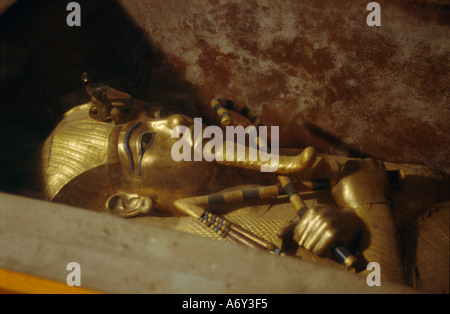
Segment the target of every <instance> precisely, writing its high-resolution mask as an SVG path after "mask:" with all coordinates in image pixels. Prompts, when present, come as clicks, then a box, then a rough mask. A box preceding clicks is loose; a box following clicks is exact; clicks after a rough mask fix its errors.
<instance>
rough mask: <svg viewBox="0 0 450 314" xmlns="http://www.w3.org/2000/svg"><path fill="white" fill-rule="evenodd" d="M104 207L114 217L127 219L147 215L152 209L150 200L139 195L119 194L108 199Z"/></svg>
mask: <svg viewBox="0 0 450 314" xmlns="http://www.w3.org/2000/svg"><path fill="white" fill-rule="evenodd" d="M105 207H106V209H107V210H108V211H109V212H111V213H113V214H115V215H118V216H120V217H125V218H128V217H134V216H137V215H141V214H147V213H149V212H150V210H151V209H152V200H151V199H150V198H149V197H147V196H143V195H139V194H129V193H125V192H119V193H116V194H114V195H112V196H111V197H110V198H108V200H107V201H106V203H105Z"/></svg>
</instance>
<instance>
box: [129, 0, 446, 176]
mask: <svg viewBox="0 0 450 314" xmlns="http://www.w3.org/2000/svg"><path fill="white" fill-rule="evenodd" d="M369 2H370V1H334V0H328V1H296V0H287V1H255V0H253V1H194V2H192V1H158V0H153V1H121V4H122V6H123V7H124V8H125V9H126V11H127V12H128V14H129V15H130V16H132V17H133V19H134V20H135V21H136V23H137V24H138V25H139V26H140V27H141V28H142V29H143V30H144V31H145V33H146V35H147V37H148V38H149V39H150V40H151V42H152V43H153V44H154V45H156V46H157V47H159V48H160V49H161V50H162V51H163V53H164V54H165V55H166V56H168V57H169V60H170V62H171V63H172V64H173V65H174V66H175V68H176V70H177V71H178V72H179V73H180V75H181V76H183V77H184V79H185V80H186V81H188V82H189V83H191V84H192V85H193V86H194V88H195V90H196V91H197V93H198V94H199V96H200V98H201V100H202V101H203V102H205V103H206V102H208V101H209V99H211V98H212V97H214V96H216V95H222V96H226V97H229V98H231V99H233V100H235V101H239V102H243V103H246V104H248V105H249V106H251V107H252V108H253V109H254V110H256V112H258V113H260V114H261V116H262V119H263V122H264V123H265V124H267V125H279V126H280V131H281V135H282V136H281V144H282V145H284V146H294V147H295V146H305V145H313V146H315V147H317V148H318V149H319V150H320V151H322V152H326V153H333V154H351V155H356V156H373V157H376V158H380V159H383V160H387V161H392V162H409V163H418V164H425V165H429V166H432V167H435V168H439V169H442V170H444V171H446V172H449V171H450V158H448V157H449V156H448V147H449V143H450V135H449V132H448V126H449V122H448V121H449V119H450V115H449V113H450V109H449V103H448V92H449V91H448V84H449V81H448V73H449V39H448V32H449V24H448V21H449V20H448V19H447V20H446V19H445V17H448V16H449V8H448V6H447V7H446V6H444V5H441V4H439V1H433V2H432V3H431V1H430V2H429V3H427V2H417V1H416V2H415V1H379V4H380V6H381V23H382V25H381V27H369V26H367V24H366V17H367V15H368V14H369V12H368V11H367V10H366V6H367V4H368V3H369ZM433 3H434V4H433ZM442 3H443V2H442Z"/></svg>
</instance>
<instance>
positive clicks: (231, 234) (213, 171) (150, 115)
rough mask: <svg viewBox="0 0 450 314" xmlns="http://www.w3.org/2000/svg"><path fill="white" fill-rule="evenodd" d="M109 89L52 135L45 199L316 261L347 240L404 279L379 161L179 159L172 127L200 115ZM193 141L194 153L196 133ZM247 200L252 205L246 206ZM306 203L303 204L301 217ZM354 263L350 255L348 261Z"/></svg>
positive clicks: (45, 162)
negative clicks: (273, 164)
mask: <svg viewBox="0 0 450 314" xmlns="http://www.w3.org/2000/svg"><path fill="white" fill-rule="evenodd" d="M105 90H106V91H109V92H110V93H109V94H108V93H107V92H104V94H103V96H102V97H101V98H102V100H99V99H96V98H95V97H93V96H92V95H91V96H92V98H93V99H92V102H91V103H88V104H85V105H81V106H78V107H76V108H74V109H72V110H71V111H69V112H68V113H67V114H66V115H65V116H64V119H63V120H62V121H61V123H60V124H59V125H58V126H57V127H56V128H55V130H54V131H53V133H52V134H51V135H50V136H49V138H48V139H47V141H46V142H45V145H44V147H43V150H42V155H41V157H42V158H41V160H42V164H41V165H42V185H43V190H44V191H45V194H46V197H47V199H49V200H51V201H55V202H63V203H66V204H69V205H74V206H78V207H82V208H88V209H92V210H96V211H102V212H110V213H114V214H116V215H119V216H123V217H134V216H136V218H134V219H137V220H141V221H144V222H146V223H151V224H156V225H159V226H163V227H169V228H173V229H176V230H180V231H184V232H188V233H192V234H196V235H200V236H204V237H210V238H214V239H225V240H227V241H231V242H233V243H240V244H242V245H245V246H248V247H255V248H259V249H264V250H268V251H271V252H277V251H278V250H279V249H281V250H283V252H285V253H287V254H291V255H296V256H299V257H301V258H304V259H307V260H312V261H315V262H318V261H319V259H317V255H322V256H327V257H331V258H332V256H331V255H330V254H331V251H332V249H333V248H334V247H336V246H337V245H344V246H347V247H352V248H353V250H354V252H356V253H357V255H356V256H357V258H358V259H359V260H360V261H363V262H366V263H367V262H371V261H377V262H379V263H380V264H381V265H382V268H383V269H384V272H383V276H384V277H385V278H388V279H390V280H395V281H398V282H401V281H402V279H403V278H402V277H403V275H402V274H403V271H402V267H401V254H400V251H399V246H398V233H397V229H396V226H395V223H394V218H393V215H392V209H391V208H390V201H391V199H390V195H389V194H390V193H389V190H390V188H389V182H388V179H387V172H386V168H385V165H384V163H382V162H381V161H377V160H374V159H364V160H362V159H346V158H334V157H330V156H324V155H318V154H317V153H316V151H315V150H314V148H312V147H309V148H306V149H304V150H303V151H299V150H296V151H295V152H294V153H293V154H290V153H289V154H285V155H280V157H279V161H280V165H279V169H278V171H276V172H275V173H260V172H259V169H260V166H261V165H262V164H263V161H261V160H256V161H250V160H249V158H248V153H245V154H244V156H241V157H243V158H241V160H240V161H238V157H236V159H235V160H234V161H226V162H206V161H194V160H193V158H192V160H191V161H182V162H176V161H174V160H173V158H172V156H171V149H172V147H173V145H174V144H175V143H176V142H177V141H178V140H179V139H177V138H172V137H171V131H172V129H173V128H174V127H177V126H185V127H187V128H188V129H189V130H191V133H192V134H193V133H194V132H193V129H194V121H193V119H192V118H190V117H187V116H185V115H181V114H171V113H165V112H164V110H163V109H162V108H160V107H157V106H153V105H150V104H146V103H143V102H139V101H136V103H134V101H135V100H131V101H133V103H128V101H130V100H129V99H128V98H127V97H128V96H127V94H120V92H118V91H112V92H111V91H110V90H108V89H105ZM105 93H106V94H105ZM91 94H95V93H93V92H92V93H91ZM117 95H118V96H117ZM124 95H125V96H124ZM104 97H106V100H105V98H104ZM114 97H117V99H120V101H119V102H122V101H123V102H125V103H126V104H131V105H130V106H131V107H130V108H133V110H132V112H131V113H130V112H122V110H125V109H124V108H126V106H125V107H124V105H123V104H120V105H113V103H114V102H115V101H118V100H117V99H116V98H114ZM94 98H95V99H94ZM124 99H125V100H124ZM99 101H100V102H101V104H99ZM108 102H109V103H108ZM217 103H218V101H216V102H212V105H214V104H217ZM101 106H104V108H103V109H104V112H103V113H102V114H101V115H100V116H97V115H93V113H92V108H93V107H95V108H97V109H98V108H99V107H101ZM114 108H116V109H117V108H118V109H117V110H115V111H114V112H113V110H114ZM239 108H242V107H239ZM222 109H223V108H220V109H217V111H220V110H222ZM105 110H106V111H105ZM126 110H128V109H126ZM130 110H131V109H130ZM223 110H225V109H223ZM241 110H242V109H241ZM223 112H225V111H223ZM223 112H222V113H223ZM218 113H219V114H220V112H218ZM111 114H113V115H112V116H111ZM251 116H252V117H253V114H252V115H251ZM105 117H106V118H105ZM108 117H110V118H108ZM202 128H205V126H204V125H203V126H202ZM192 136H193V135H192ZM188 141H189V149H190V150H191V151H190V153H191V156H192V157H193V156H194V150H195V145H194V143H195V139H194V138H190V139H188ZM203 144H206V143H203ZM224 146H225V145H224ZM224 160H226V158H224ZM277 176H279V177H278V178H280V180H281V181H280V182H281V183H282V185H281V186H282V187H281V186H280V187H278V186H277V183H278V180H277ZM323 177H327V178H329V180H330V182H331V184H332V188H331V193H330V190H327V191H311V192H309V193H304V192H305V190H304V189H305V188H306V189H308V188H309V189H312V188H313V187H314V184H312V183H311V182H313V181H308V180H315V179H319V178H323ZM283 178H284V179H285V180H284V179H283ZM403 178H404V176H403ZM305 180H306V181H305ZM302 182H303V183H302ZM293 183H295V184H293ZM288 184H290V185H291V186H292V187H294V189H295V192H293V193H294V194H293V195H290V196H289V197H288V196H286V195H282V194H286V193H288V194H289V191H288V190H286V188H287V185H288ZM299 188H300V189H303V191H302V193H303V194H302V196H301V197H300V194H298V192H299ZM284 190H285V191H284ZM291 192H292V191H291ZM248 199H251V201H252V202H254V203H253V205H251V206H249V207H243V206H245V205H243V204H245V203H243V202H244V201H245V200H248ZM289 201H290V202H291V203H289ZM255 202H256V203H255ZM258 202H259V203H258ZM300 209H304V210H305V212H304V213H303V212H302V215H301V216H302V217H301V219H300V218H299V217H298V215H297V211H299V210H300ZM186 215H187V216H190V217H185V216H186ZM202 217H205V220H203V218H202ZM202 221H203V222H202ZM222 222H223V223H224V224H222ZM225 224H226V225H225ZM227 226H228V227H229V228H228V227H227ZM294 244H295V245H296V247H295V245H294ZM293 245H294V246H293ZM296 248H297V249H296ZM305 249H306V250H307V251H310V252H312V253H313V254H310V253H307V252H306V251H305ZM355 260H356V258H355V256H349V257H347V259H346V260H345V263H346V264H347V265H346V266H347V267H348V266H350V264H352V265H353V264H354V263H355Z"/></svg>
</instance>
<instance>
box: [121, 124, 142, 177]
mask: <svg viewBox="0 0 450 314" xmlns="http://www.w3.org/2000/svg"><path fill="white" fill-rule="evenodd" d="M141 124H142V121H138V122H136V123H135V124H133V125H132V126H131V127H130V128H129V129H128V130H127V132H125V136H124V137H123V142H122V144H123V148H124V149H125V153H126V154H127V157H128V162H129V163H130V172H131V174H133V173H134V159H133V153H132V152H131V149H130V137H131V133H133V131H134V130H136V129H137V128H138V127H139V126H140V125H141Z"/></svg>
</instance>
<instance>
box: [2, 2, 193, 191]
mask: <svg viewBox="0 0 450 314" xmlns="http://www.w3.org/2000/svg"><path fill="white" fill-rule="evenodd" d="M77 2H78V3H79V4H80V5H81V6H82V8H83V11H82V15H81V18H82V27H69V26H68V25H67V24H66V17H67V15H68V13H69V12H68V11H66V5H67V2H66V1H54V0H53V1H51V0H39V1H36V0H21V1H17V2H16V3H15V4H14V5H12V6H11V7H10V8H9V9H8V10H7V11H5V12H4V13H3V14H2V15H1V16H0V38H1V39H0V57H1V60H0V95H1V96H0V104H1V107H2V111H3V114H1V115H0V126H1V136H0V145H1V147H2V150H1V154H0V173H1V179H0V189H1V190H3V191H7V192H18V191H19V190H20V189H21V188H22V185H23V183H24V182H26V179H27V178H26V176H27V174H26V171H25V169H26V165H27V164H28V162H29V161H30V158H31V156H33V154H34V153H35V151H36V150H37V149H38V148H39V146H40V144H41V143H42V142H43V141H44V140H45V138H46V137H47V136H48V134H49V133H50V132H51V130H52V129H53V128H54V126H55V125H56V124H57V123H58V121H59V119H60V118H61V116H62V114H63V113H64V112H65V111H67V110H68V109H70V108H71V107H73V106H76V105H79V104H81V103H84V102H86V101H88V100H89V98H88V96H87V94H86V92H85V90H84V89H83V88H82V84H81V74H82V73H83V72H84V71H88V72H89V73H90V75H91V77H92V80H93V81H98V82H104V83H107V84H109V85H110V86H112V87H114V88H117V89H119V90H124V91H126V92H128V93H129V94H131V95H133V96H134V97H136V98H143V99H146V100H148V101H154V102H157V103H159V104H160V105H162V106H166V107H167V108H168V109H169V110H173V111H177V112H181V113H185V114H191V115H192V114H193V113H194V112H196V111H198V108H199V106H200V102H199V101H198V99H197V98H196V93H195V92H194V90H193V89H192V88H191V86H190V84H189V83H187V82H186V81H184V80H183V79H182V76H180V75H178V74H177V73H176V71H175V70H174V69H173V67H172V66H171V64H169V63H168V62H167V60H166V58H165V56H164V55H163V54H162V53H161V52H160V51H159V50H158V49H156V48H155V47H154V46H153V45H152V43H151V42H149V40H148V39H147V38H146V37H144V36H143V34H142V32H141V31H140V29H139V28H138V27H137V26H136V25H135V24H134V23H133V22H132V21H131V19H129V17H128V16H127V15H126V13H124V11H123V10H122V8H121V7H120V5H119V4H117V2H116V1H112V0H97V1H88V0H85V1H77ZM180 104H182V106H181V105H180Z"/></svg>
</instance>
